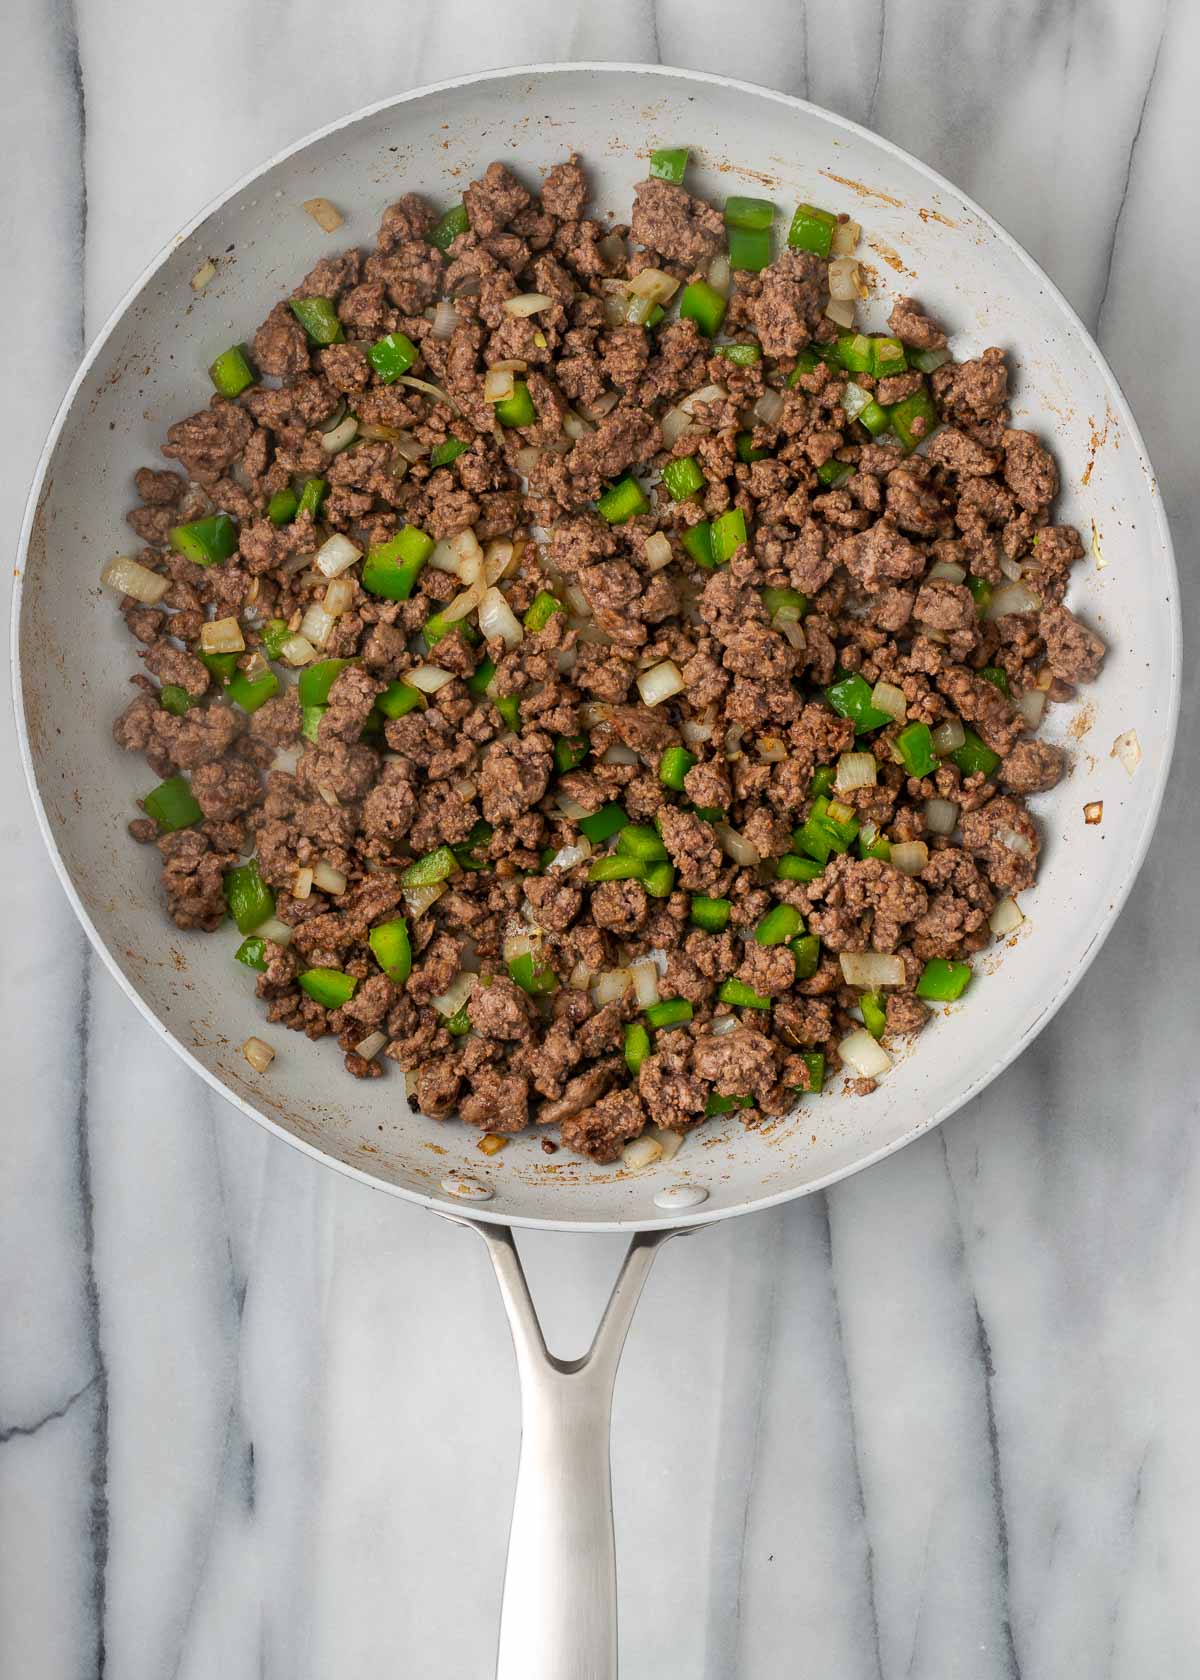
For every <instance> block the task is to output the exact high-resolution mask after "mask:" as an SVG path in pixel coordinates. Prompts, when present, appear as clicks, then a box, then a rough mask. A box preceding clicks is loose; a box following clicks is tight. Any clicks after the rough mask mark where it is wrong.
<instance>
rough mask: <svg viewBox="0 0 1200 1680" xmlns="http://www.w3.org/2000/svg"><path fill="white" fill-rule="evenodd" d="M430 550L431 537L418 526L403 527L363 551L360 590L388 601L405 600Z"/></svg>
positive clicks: (431, 544)
mask: <svg viewBox="0 0 1200 1680" xmlns="http://www.w3.org/2000/svg"><path fill="white" fill-rule="evenodd" d="M433 550H434V541H433V538H432V537H431V536H429V535H428V534H427V533H426V532H425V531H422V530H421V528H420V526H419V525H405V526H403V527H402V528H401V529H400V530H399V531H397V532H396V535H395V536H394V537H389V538H388V540H387V542H385V543H380V544H379V545H378V546H377V547H375V548H369V549H368V550H367V557H366V559H365V560H364V561H363V569H362V586H363V588H364V589H365V590H367V591H368V593H370V594H371V595H379V596H382V597H383V598H384V599H385V600H388V601H407V600H408V598H409V596H410V595H411V594H412V592H413V587H414V585H415V584H416V581H417V579H418V578H419V577H420V575H421V569H422V567H423V566H424V564H425V562H426V560H428V558H429V556H430V555H431V554H432V553H433Z"/></svg>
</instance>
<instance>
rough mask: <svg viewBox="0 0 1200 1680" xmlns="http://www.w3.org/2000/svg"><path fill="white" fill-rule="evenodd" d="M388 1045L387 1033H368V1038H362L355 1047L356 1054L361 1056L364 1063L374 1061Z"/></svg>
mask: <svg viewBox="0 0 1200 1680" xmlns="http://www.w3.org/2000/svg"><path fill="white" fill-rule="evenodd" d="M386 1043H387V1034H386V1033H385V1032H373V1033H368V1034H367V1036H366V1038H360V1039H359V1041H358V1043H357V1044H356V1045H355V1046H354V1054H355V1055H356V1056H361V1057H362V1059H363V1061H364V1062H370V1061H373V1060H374V1059H375V1057H376V1056H378V1054H379V1052H380V1051H381V1050H382V1049H383V1047H384V1045H385V1044H386Z"/></svg>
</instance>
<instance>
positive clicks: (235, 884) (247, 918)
mask: <svg viewBox="0 0 1200 1680" xmlns="http://www.w3.org/2000/svg"><path fill="white" fill-rule="evenodd" d="M225 902H226V904H228V906H229V914H230V915H231V916H232V917H233V919H234V921H235V922H236V923H237V928H238V932H239V933H253V932H254V930H255V928H257V927H261V926H262V924H263V923H264V922H265V921H266V919H267V917H268V916H273V915H274V914H275V894H274V893H273V892H272V891H271V889H270V887H269V886H267V884H266V882H265V881H264V880H263V878H262V876H261V875H260V874H259V872H258V860H257V858H251V859H250V861H249V862H248V863H239V864H238V865H237V866H236V868H233V869H227V870H226V872H225Z"/></svg>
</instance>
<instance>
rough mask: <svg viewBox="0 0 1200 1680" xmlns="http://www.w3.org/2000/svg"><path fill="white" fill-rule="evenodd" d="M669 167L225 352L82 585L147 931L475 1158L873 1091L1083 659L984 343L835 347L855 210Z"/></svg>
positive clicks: (464, 219)
mask: <svg viewBox="0 0 1200 1680" xmlns="http://www.w3.org/2000/svg"><path fill="white" fill-rule="evenodd" d="M686 161H687V154H686V153H685V152H682V151H670V152H662V153H655V154H654V156H653V158H652V164H651V173H650V176H649V178H648V179H647V180H645V181H643V182H641V183H640V184H639V185H638V187H637V188H636V191H635V200H634V205H633V211H632V219H631V222H630V224H629V226H625V225H615V226H612V225H608V224H607V223H605V222H603V221H601V220H599V219H594V218H592V217H589V216H588V214H587V204H588V196H589V194H588V185H587V180H586V177H585V175H584V171H583V169H582V167H581V165H580V162H579V159H578V158H576V157H572V158H570V159H569V160H568V161H567V162H565V163H562V164H560V165H558V166H557V167H556V168H554V169H552V170H551V171H550V173H549V174H548V176H547V177H546V179H545V181H544V182H543V183H542V187H541V192H540V195H535V194H533V193H532V192H531V191H530V190H529V189H528V188H527V187H526V186H525V185H523V184H522V183H521V182H520V181H519V180H518V179H517V178H516V176H515V175H513V174H512V173H511V172H510V171H509V170H508V169H507V168H506V167H505V166H504V165H502V164H499V163H493V164H492V165H491V166H490V167H489V168H488V170H487V171H486V173H485V174H484V176H483V178H482V179H481V180H479V181H475V182H473V183H472V184H471V185H470V186H469V187H468V188H467V189H466V192H465V193H464V195H463V202H462V204H461V205H457V206H455V207H454V208H453V209H451V210H449V211H448V212H447V213H446V214H444V215H442V216H441V218H440V220H439V218H438V215H437V212H436V211H435V210H434V209H432V208H431V207H430V206H429V205H428V204H426V203H425V201H424V200H423V199H421V198H420V197H418V196H417V195H415V194H407V195H405V196H404V197H403V198H401V199H400V200H399V201H398V202H397V203H395V204H392V205H390V206H389V207H388V208H387V209H386V210H385V211H384V213H383V218H382V222H381V224H380V229H379V237H378V240H377V243H376V245H375V248H374V249H373V250H372V251H371V252H370V253H368V254H366V255H364V254H363V253H362V252H360V251H358V250H348V251H345V252H342V253H341V254H340V255H337V256H331V257H326V258H323V259H322V260H321V261H320V262H318V263H317V265H316V267H315V268H314V269H313V270H312V272H311V273H309V274H308V275H306V276H305V277H304V279H303V280H301V282H300V284H299V285H298V286H297V288H296V290H295V292H294V293H293V294H292V296H291V297H290V298H286V299H284V300H282V301H281V302H279V303H277V304H276V305H275V307H274V308H273V309H272V310H271V312H270V314H269V315H268V317H267V319H266V320H265V321H264V322H263V323H262V325H261V326H260V327H259V328H258V331H257V332H256V333H254V335H253V338H252V340H251V341H250V343H249V344H248V345H246V346H243V345H235V346H232V347H230V349H229V350H227V351H226V352H225V353H224V354H222V355H221V356H220V357H218V359H217V361H216V362H214V364H213V366H212V368H211V370H210V373H211V377H212V381H213V384H214V385H215V387H216V393H217V394H216V395H214V396H213V397H212V399H211V401H210V403H209V405H208V407H206V408H204V409H202V410H201V411H200V412H199V413H196V414H193V415H191V416H190V417H189V418H188V419H185V420H181V421H179V422H178V424H176V425H173V426H172V427H171V428H170V430H169V432H168V434H167V441H166V443H165V445H164V448H163V453H164V455H166V456H167V458H168V459H169V460H170V461H171V462H172V463H173V465H172V466H171V467H170V468H168V469H166V470H156V469H154V468H151V467H144V468H143V469H142V470H141V471H139V472H138V474H137V478H136V484H137V490H138V494H139V496H140V498H141V503H142V505H141V506H140V507H138V508H136V509H135V510H134V511H133V512H132V513H130V514H129V516H128V517H129V523H130V524H131V526H132V527H133V529H134V531H135V532H136V533H137V535H138V537H139V538H140V539H141V541H142V542H143V543H144V544H145V545H146V546H145V548H144V549H143V550H142V551H141V552H140V553H139V554H138V555H137V556H136V557H132V556H123V557H121V558H120V559H118V560H116V561H113V562H111V563H110V564H109V566H108V567H107V568H106V570H105V581H107V582H109V583H110V584H111V585H112V586H113V587H115V588H117V589H118V590H120V591H121V592H122V594H123V597H124V598H123V600H122V611H123V613H124V615H125V619H126V622H127V624H128V626H129V629H130V631H131V633H132V634H133V636H134V637H135V638H136V639H137V641H139V642H140V643H142V644H143V645H142V648H141V650H140V658H141V661H142V664H143V668H144V669H143V672H142V673H139V674H138V675H137V676H135V677H134V678H133V681H134V683H135V684H136V685H137V687H138V689H139V693H138V695H137V697H136V698H135V699H134V700H133V702H132V704H131V705H130V706H129V707H128V709H127V710H126V711H125V712H124V714H123V715H122V717H121V718H120V719H119V720H118V722H117V725H116V738H117V740H118V742H119V743H120V744H121V745H122V746H123V747H126V748H128V749H129V750H131V751H135V752H141V753H144V754H145V756H146V758H147V759H148V761H149V764H150V766H151V768H152V770H153V771H154V772H155V774H156V775H158V776H160V777H161V778H163V779H162V782H161V785H160V786H158V787H156V788H155V789H154V790H153V791H152V792H150V793H148V794H147V796H146V797H145V799H144V800H143V801H142V808H143V811H144V813H145V814H144V815H143V816H139V817H138V818H137V819H136V820H135V821H134V822H133V823H131V825H130V827H131V831H132V833H133V834H134V836H135V837H136V838H137V839H138V840H141V841H144V842H147V843H152V844H155V845H157V847H158V849H159V851H160V852H161V854H162V858H163V888H164V891H165V894H166V899H167V904H168V907H169V910H170V913H171V915H172V917H173V918H174V920H175V922H176V924H177V925H178V926H179V927H181V928H186V929H204V930H206V931H210V932H211V931H218V932H222V933H224V936H225V937H230V935H229V932H228V929H229V926H230V923H231V921H232V923H233V924H236V927H237V929H238V930H240V934H241V935H243V936H244V937H243V938H242V942H241V943H240V944H237V943H236V936H234V937H233V938H232V939H231V946H230V959H231V962H232V961H233V960H234V959H235V958H236V961H237V962H239V963H241V964H244V965H245V966H246V967H247V968H249V969H252V970H255V971H257V980H256V989H257V992H258V996H259V998H260V999H262V1001H263V1004H264V1006H265V1010H266V1015H267V1019H268V1020H269V1021H271V1022H275V1023H282V1024H284V1025H286V1026H288V1027H293V1028H295V1029H297V1030H299V1031H301V1032H304V1033H306V1034H307V1035H308V1036H309V1037H310V1038H324V1037H332V1038H334V1039H336V1041H337V1043H338V1045H339V1047H340V1049H341V1051H342V1053H343V1054H344V1057H345V1065H346V1068H347V1069H348V1071H349V1072H350V1073H351V1074H353V1075H354V1076H356V1077H357V1078H360V1079H365V1078H377V1077H378V1076H379V1075H380V1074H381V1073H382V1072H383V1071H384V1067H385V1065H386V1063H387V1062H389V1061H390V1062H393V1063H395V1064H397V1066H398V1068H399V1069H403V1070H405V1073H406V1075H407V1083H408V1088H409V1091H410V1093H411V1094H412V1096H413V1098H414V1100H415V1103H416V1104H417V1106H419V1108H420V1109H421V1110H422V1111H423V1112H424V1113H425V1114H427V1115H432V1116H437V1117H442V1116H450V1115H454V1114H457V1115H458V1116H459V1117H460V1118H461V1119H462V1120H464V1121H465V1122H467V1124H468V1125H472V1126H477V1127H479V1128H481V1129H482V1130H483V1131H484V1132H486V1133H487V1134H488V1136H487V1137H485V1138H484V1139H483V1140H481V1142H482V1144H483V1146H484V1147H485V1148H487V1149H489V1150H494V1149H495V1148H497V1147H500V1145H501V1142H502V1138H503V1134H505V1133H510V1132H518V1131H520V1130H522V1129H523V1128H524V1127H525V1126H527V1125H529V1124H533V1125H537V1126H541V1127H556V1128H557V1129H558V1135H559V1137H560V1138H561V1140H562V1142H563V1144H565V1145H566V1146H568V1147H569V1148H571V1149H573V1150H577V1151H580V1152H581V1153H583V1154H585V1155H588V1156H591V1157H592V1158H593V1159H595V1160H598V1161H612V1160H615V1159H617V1158H618V1157H619V1156H621V1155H622V1152H623V1151H624V1152H625V1153H626V1157H627V1159H631V1160H640V1159H650V1158H653V1157H654V1156H655V1155H656V1154H657V1153H658V1152H659V1150H660V1149H661V1148H663V1146H664V1144H671V1143H673V1142H674V1140H675V1139H677V1138H678V1136H679V1135H680V1134H682V1133H685V1132H687V1131H688V1130H690V1129H691V1128H693V1127H695V1126H697V1125H699V1124H701V1123H702V1122H703V1121H704V1119H705V1118H706V1116H709V1115H712V1114H723V1113H728V1112H733V1111H736V1112H737V1113H738V1114H739V1115H740V1116H741V1118H742V1119H743V1120H744V1121H745V1122H746V1123H747V1124H748V1125H753V1124H755V1123H756V1122H758V1121H759V1120H760V1119H761V1118H762V1117H763V1116H768V1115H778V1114H782V1113H784V1112H786V1111H788V1110H789V1109H791V1108H792V1107H793V1106H794V1105H795V1103H796V1101H797V1100H798V1098H799V1097H800V1096H801V1095H803V1094H804V1093H808V1092H814V1091H819V1090H820V1088H821V1086H822V1083H823V1081H824V1080H825V1079H826V1078H827V1077H828V1076H829V1075H830V1074H831V1073H832V1072H833V1071H834V1070H835V1069H838V1068H839V1067H841V1066H843V1065H844V1066H846V1067H847V1069H848V1070H849V1072H850V1073H851V1075H853V1076H854V1077H853V1078H852V1079H851V1085H852V1088H854V1089H857V1090H867V1089H870V1088H872V1086H873V1083H874V1081H875V1080H876V1079H877V1078H878V1077H879V1076H880V1075H882V1074H883V1073H884V1072H886V1070H887V1068H888V1066H889V1065H890V1057H889V1055H888V1047H889V1046H894V1044H895V1043H896V1041H898V1040H901V1039H903V1038H904V1037H905V1036H906V1035H910V1034H913V1033H916V1032H918V1031H920V1029H921V1028H922V1027H923V1026H924V1025H925V1023H926V1021H927V1019H928V1018H929V1015H930V1008H929V1005H930V1004H931V1003H933V1004H936V1003H939V1002H944V1001H949V1000H953V999H956V998H958V997H960V996H961V995H962V993H963V991H964V989H965V987H966V986H967V984H968V982H969V981H970V978H971V967H970V958H971V957H972V956H973V955H974V954H975V953H976V952H978V951H980V950H981V949H982V948H983V947H984V946H985V945H986V944H987V943H988V941H989V939H990V938H991V937H992V936H993V934H999V935H1003V934H1004V933H1006V932H1009V931H1011V929H1012V928H1014V927H1015V926H1016V925H1018V923H1019V922H1020V919H1021V914H1020V911H1019V909H1018V908H1017V907H1016V905H1015V903H1014V898H1013V895H1014V894H1016V893H1019V892H1020V891H1021V890H1022V889H1024V888H1027V887H1028V886H1030V884H1031V883H1032V881H1033V879H1034V874H1035V871H1036V867H1037V859H1038V850H1039V839H1038V831H1037V828H1036V826H1035V823H1034V821H1033V819H1032V818H1031V816H1030V814H1029V812H1028V810H1027V809H1026V806H1025V796H1027V795H1030V794H1037V793H1039V792H1041V791H1042V790H1044V789H1048V788H1050V787H1053V786H1054V784H1055V783H1056V782H1057V781H1058V780H1059V778H1060V777H1061V776H1062V774H1063V772H1064V760H1063V754H1062V752H1061V750H1060V749H1059V748H1057V747H1055V746H1052V745H1048V744H1046V743H1044V742H1041V741H1039V740H1038V739H1037V738H1036V730H1037V728H1038V725H1039V722H1040V721H1041V718H1042V713H1043V708H1044V707H1045V705H1046V703H1047V702H1054V701H1063V700H1067V699H1069V698H1070V697H1071V696H1072V694H1073V692H1074V685H1075V684H1076V683H1079V682H1081V681H1086V680H1087V679H1089V678H1091V677H1094V676H1095V675H1096V672H1097V670H1098V668H1099V666H1100V662H1101V659H1102V657H1103V653H1104V646H1103V643H1102V642H1101V641H1100V640H1099V638H1098V637H1097V636H1096V635H1094V634H1093V633H1092V631H1091V630H1089V629H1087V628H1086V627H1085V626H1084V625H1082V624H1081V623H1080V622H1079V621H1078V620H1077V619H1076V618H1075V617H1074V616H1073V614H1072V613H1071V612H1070V611H1069V610H1068V609H1067V608H1066V607H1065V606H1064V605H1063V597H1064V594H1065V592H1066V589H1067V584H1068V579H1069V575H1070V569H1071V566H1072V564H1073V562H1074V561H1076V560H1077V559H1078V558H1080V556H1081V555H1082V553H1083V548H1082V545H1081V543H1080V540H1079V537H1078V535H1077V533H1076V532H1075V531H1074V530H1073V529H1072V528H1070V527H1068V526H1063V525H1055V524H1054V523H1052V514H1051V509H1052V505H1053V502H1054V498H1055V495H1056V493H1057V490H1058V474H1057V471H1056V469H1055V465H1054V461H1053V460H1052V458H1051V456H1050V455H1049V453H1048V452H1047V451H1046V449H1045V448H1044V447H1043V446H1042V444H1041V443H1040V442H1039V441H1038V439H1037V438H1036V437H1034V436H1033V435H1032V434H1031V433H1029V432H1027V431H1022V430H1018V429H1016V428H1014V427H1012V426H1011V425H1010V423H1009V419H1010V417H1009V411H1008V407H1007V402H1008V369H1007V365H1006V360H1005V355H1004V352H1003V351H1002V350H1000V349H987V350H985V351H984V352H983V354H982V355H981V356H979V357H978V358H975V359H972V360H969V361H963V362H958V361H955V360H954V359H953V357H952V356H951V355H950V353H949V351H948V349H947V346H946V337H945V333H944V331H943V329H942V328H941V327H940V326H939V325H938V324H937V323H936V322H934V321H933V320H931V319H930V318H929V316H928V315H926V314H925V313H924V312H923V311H922V309H921V308H920V307H919V306H918V304H917V303H916V302H914V301H913V300H912V299H911V298H906V297H902V298H899V299H898V300H897V301H896V302H895V304H894V307H893V308H892V311H891V316H890V320H889V323H888V325H889V331H888V332H887V333H875V334H867V333H864V332H860V331H858V330H856V326H855V315H854V312H855V303H856V301H857V299H858V298H859V297H861V296H865V295H866V292H867V285H866V282H865V277H864V273H863V270H862V268H861V267H860V266H859V264H858V262H857V261H856V260H855V257H854V250H855V246H856V242H857V239H858V234H859V230H858V228H857V227H856V226H855V224H854V223H853V222H850V221H849V220H848V219H847V218H846V217H844V216H841V217H838V216H836V215H834V214H833V213H831V212H830V211H828V210H826V209H824V208H822V207H819V206H811V205H801V206H800V207H799V208H798V209H797V210H796V212H795V214H794V217H793V218H792V220H791V221H790V223H786V222H784V223H780V224H779V226H778V227H776V226H775V219H776V211H775V206H774V205H772V204H771V203H769V202H768V201H766V200H764V199H761V198H750V197H733V198H729V199H727V200H726V202H725V205H724V207H723V209H718V208H715V207H714V206H712V205H710V204H708V203H706V202H704V201H703V200H702V199H700V198H697V197H694V196H693V195H692V194H690V193H689V192H688V191H687V190H686V187H685V186H684V184H683V178H684V170H685V166H686ZM322 202H323V201H322ZM326 209H328V207H326ZM330 219H332V220H336V212H334V215H333V217H332V218H330ZM773 250H775V251H777V254H776V255H774V256H772V253H773ZM175 463H177V466H176V465H175ZM179 469H182V470H179ZM271 1053H272V1052H271V1050H270V1048H269V1047H267V1046H264V1045H262V1044H261V1043H260V1041H258V1040H255V1039H252V1040H250V1041H248V1045H247V1055H248V1056H249V1057H250V1059H251V1060H252V1061H254V1062H255V1065H256V1066H260V1067H265V1065H266V1063H267V1061H268V1060H269V1057H270V1055H271ZM382 1100H383V1101H386V1099H382ZM643 1133H648V1137H649V1140H651V1141H650V1142H649V1143H648V1142H647V1140H645V1139H643V1140H642V1141H641V1142H640V1143H639V1144H638V1145H637V1146H636V1148H635V1149H634V1150H633V1152H632V1153H630V1143H631V1140H633V1139H642V1134H643ZM543 1136H544V1137H545V1140H546V1141H545V1144H544V1147H546V1148H547V1149H549V1150H553V1149H554V1148H555V1147H556V1145H555V1144H554V1143H553V1142H552V1141H551V1139H550V1136H549V1134H548V1133H544V1134H543ZM668 1152H669V1151H668Z"/></svg>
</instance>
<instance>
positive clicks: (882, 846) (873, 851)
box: [858, 829, 892, 863]
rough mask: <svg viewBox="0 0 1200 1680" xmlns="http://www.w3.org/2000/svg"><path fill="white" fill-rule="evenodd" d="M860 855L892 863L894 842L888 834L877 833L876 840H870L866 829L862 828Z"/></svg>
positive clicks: (859, 845) (859, 840)
mask: <svg viewBox="0 0 1200 1680" xmlns="http://www.w3.org/2000/svg"><path fill="white" fill-rule="evenodd" d="M858 855H859V857H860V858H879V859H880V860H881V861H882V862H883V863H890V862H891V859H892V843H891V841H890V840H889V839H888V838H887V836H886V834H879V833H878V832H877V833H876V835H875V838H874V840H870V841H869V840H868V839H867V837H866V830H865V829H861V830H860V831H859V836H858Z"/></svg>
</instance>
